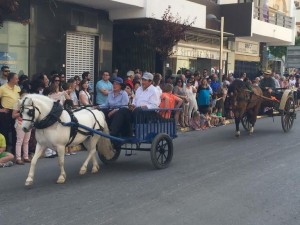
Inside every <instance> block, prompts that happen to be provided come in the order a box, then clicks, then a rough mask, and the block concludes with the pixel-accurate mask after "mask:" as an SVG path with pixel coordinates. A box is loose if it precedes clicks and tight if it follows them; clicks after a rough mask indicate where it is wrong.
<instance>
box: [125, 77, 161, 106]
mask: <svg viewBox="0 0 300 225" xmlns="http://www.w3.org/2000/svg"><path fill="white" fill-rule="evenodd" d="M152 81H153V75H152V74H151V73H147V72H146V73H144V74H143V77H142V86H141V87H139V88H138V89H137V90H136V93H135V96H134V98H133V101H132V105H131V106H130V109H131V110H134V109H135V108H136V107H141V108H146V109H155V108H158V107H159V104H160V97H159V94H158V92H157V91H156V88H155V87H154V86H153V85H152Z"/></svg>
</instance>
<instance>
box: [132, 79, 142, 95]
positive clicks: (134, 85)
mask: <svg viewBox="0 0 300 225" xmlns="http://www.w3.org/2000/svg"><path fill="white" fill-rule="evenodd" d="M140 86H141V82H140V81H135V82H134V83H133V92H134V94H135V93H136V90H137V89H138V88H139V87H140Z"/></svg>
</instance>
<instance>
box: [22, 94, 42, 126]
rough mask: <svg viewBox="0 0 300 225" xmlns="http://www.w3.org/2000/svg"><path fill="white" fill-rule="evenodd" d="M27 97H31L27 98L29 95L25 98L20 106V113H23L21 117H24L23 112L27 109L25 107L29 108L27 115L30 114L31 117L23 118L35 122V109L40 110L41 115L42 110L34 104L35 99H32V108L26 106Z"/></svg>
mask: <svg viewBox="0 0 300 225" xmlns="http://www.w3.org/2000/svg"><path fill="white" fill-rule="evenodd" d="M26 99H29V98H27V97H25V98H24V100H23V102H22V104H21V107H20V115H21V117H22V114H23V113H24V110H25V109H28V112H27V115H28V116H29V117H31V119H24V118H22V120H24V121H29V122H31V123H34V119H35V110H37V111H38V112H39V114H40V115H41V111H40V110H39V108H38V107H36V106H35V105H34V103H33V101H32V104H31V105H30V107H32V108H29V107H26V106H25V101H26Z"/></svg>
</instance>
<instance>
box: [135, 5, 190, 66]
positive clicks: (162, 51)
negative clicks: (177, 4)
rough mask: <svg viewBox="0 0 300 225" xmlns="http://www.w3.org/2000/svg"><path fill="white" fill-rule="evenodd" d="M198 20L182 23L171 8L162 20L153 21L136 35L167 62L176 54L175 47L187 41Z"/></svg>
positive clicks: (186, 20) (187, 20)
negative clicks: (186, 36)
mask: <svg viewBox="0 0 300 225" xmlns="http://www.w3.org/2000/svg"><path fill="white" fill-rule="evenodd" d="M195 20H196V18H194V20H193V21H192V22H189V19H185V20H183V21H182V19H181V17H180V16H179V14H176V16H174V15H173V14H172V12H171V6H170V5H169V6H168V8H167V9H166V10H165V12H164V14H163V16H162V20H156V19H151V20H150V21H149V23H148V24H147V28H146V29H144V30H142V31H141V32H139V33H136V35H138V36H140V37H143V38H144V39H145V41H147V43H148V44H149V45H150V46H151V47H153V49H155V50H156V52H157V53H158V54H159V56H160V58H161V60H163V61H165V60H166V59H167V58H168V57H169V56H171V55H172V54H174V52H173V47H174V46H175V45H176V44H177V43H178V42H179V41H180V40H184V39H185V33H186V31H188V30H190V29H191V26H192V25H193V24H194V23H195Z"/></svg>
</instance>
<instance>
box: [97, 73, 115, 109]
mask: <svg viewBox="0 0 300 225" xmlns="http://www.w3.org/2000/svg"><path fill="white" fill-rule="evenodd" d="M112 89H113V86H112V83H111V82H110V81H109V73H108V72H107V71H104V72H103V73H102V80H100V81H98V82H97V84H96V91H97V96H96V103H97V105H103V104H105V102H106V99H107V96H108V94H109V92H111V91H112Z"/></svg>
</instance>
